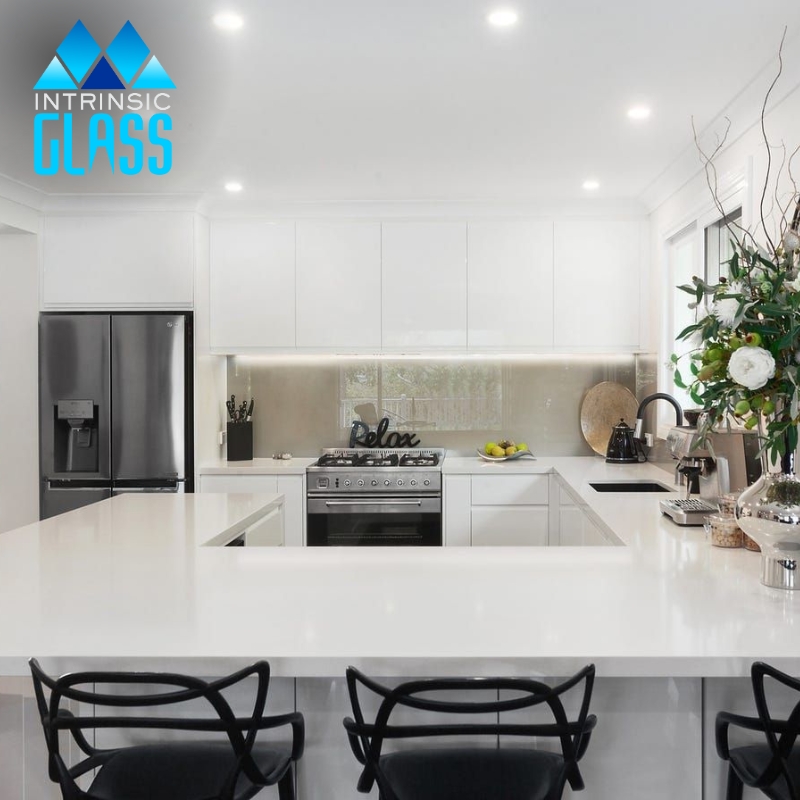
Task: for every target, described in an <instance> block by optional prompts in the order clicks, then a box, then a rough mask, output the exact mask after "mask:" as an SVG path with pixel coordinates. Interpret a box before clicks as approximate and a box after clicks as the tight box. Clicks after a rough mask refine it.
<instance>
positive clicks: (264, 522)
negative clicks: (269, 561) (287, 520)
mask: <svg viewBox="0 0 800 800" xmlns="http://www.w3.org/2000/svg"><path fill="white" fill-rule="evenodd" d="M284 540H285V535H284V527H283V507H282V506H281V507H280V508H273V509H272V511H270V512H269V513H268V514H267V515H266V516H264V517H262V518H261V519H260V520H259V521H258V522H256V523H255V524H254V525H251V526H250V527H249V528H248V529H247V530H246V531H245V532H244V544H245V547H281V546H283V544H284V543H285V541H284Z"/></svg>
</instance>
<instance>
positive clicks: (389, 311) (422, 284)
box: [381, 222, 467, 349]
mask: <svg viewBox="0 0 800 800" xmlns="http://www.w3.org/2000/svg"><path fill="white" fill-rule="evenodd" d="M381 227H382V252H383V256H382V276H383V288H382V305H383V347H384V348H400V347H415V348H423V349H431V348H437V347H457V348H465V347H466V345H467V244H466V240H467V226H466V224H465V223H463V222H387V223H384V224H383V225H382V226H381Z"/></svg>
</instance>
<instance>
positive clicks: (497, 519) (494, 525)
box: [471, 506, 548, 547]
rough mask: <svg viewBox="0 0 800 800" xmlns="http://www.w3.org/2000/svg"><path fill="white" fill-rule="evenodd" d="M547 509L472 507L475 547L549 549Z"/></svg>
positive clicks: (540, 507)
mask: <svg viewBox="0 0 800 800" xmlns="http://www.w3.org/2000/svg"><path fill="white" fill-rule="evenodd" d="M547 515H548V510H547V506H513V507H504V506H479V507H473V508H472V514H471V523H472V546H473V547H482V546H488V547H546V546H547V530H548V525H547Z"/></svg>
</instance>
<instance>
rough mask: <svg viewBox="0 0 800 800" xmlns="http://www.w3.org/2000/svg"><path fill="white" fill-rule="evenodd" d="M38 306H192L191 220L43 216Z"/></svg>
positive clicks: (179, 215)
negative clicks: (39, 304)
mask: <svg viewBox="0 0 800 800" xmlns="http://www.w3.org/2000/svg"><path fill="white" fill-rule="evenodd" d="M42 231H43V236H42V295H41V296H42V306H43V307H44V308H47V309H57V308H69V309H79V308H104V309H113V308H144V309H146V308H169V309H179V308H191V307H192V305H193V302H194V215H193V214H191V213H188V212H164V213H160V214H152V213H147V214H129V215H126V216H119V215H109V216H70V217H47V218H46V219H45V220H44V222H43V223H42Z"/></svg>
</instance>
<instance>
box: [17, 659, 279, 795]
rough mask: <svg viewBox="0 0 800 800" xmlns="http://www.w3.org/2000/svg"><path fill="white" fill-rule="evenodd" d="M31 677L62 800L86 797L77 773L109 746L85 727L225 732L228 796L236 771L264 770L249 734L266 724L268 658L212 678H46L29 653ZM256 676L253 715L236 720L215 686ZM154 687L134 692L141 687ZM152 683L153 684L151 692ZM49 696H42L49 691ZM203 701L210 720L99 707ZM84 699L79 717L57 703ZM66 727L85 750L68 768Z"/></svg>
mask: <svg viewBox="0 0 800 800" xmlns="http://www.w3.org/2000/svg"><path fill="white" fill-rule="evenodd" d="M28 663H29V665H30V668H31V674H32V676H33V687H34V692H35V695H36V703H37V706H38V710H39V716H40V719H41V722H42V728H43V730H44V738H45V743H46V744H47V751H48V766H49V774H50V779H51V780H53V781H54V782H56V783H58V784H59V785H60V786H61V790H62V794H63V796H64V797H65V798H68V799H69V800H72V798H81V797H85V796H86V795H85V794H84V793H83V792H82V791H81V790H80V789H79V788H78V785H77V783H76V781H75V779H76V778H77V777H79V776H80V775H82V774H84V773H85V772H88V771H89V770H92V769H94V768H95V767H98V766H101V765H102V764H103V763H104V761H105V760H106V759H107V758H108V756H109V754H111V753H113V752H115V751H114V750H102V749H100V748H96V747H94V746H93V745H91V744H90V743H89V740H88V739H87V737H86V732H87V731H90V730H96V729H109V728H127V729H131V728H139V729H153V730H183V731H206V732H217V733H224V734H226V735H227V738H228V741H229V742H230V745H231V751H232V754H234V755H235V762H234V763H235V766H234V768H233V769H232V771H231V773H230V774H229V775H228V776H226V777H225V781H224V785H223V788H222V791H221V793H220V796H222V797H224V796H227V794H230V796H232V795H233V790H234V788H235V785H236V782H237V780H238V779H239V776H240V775H241V774H242V773H244V774H245V775H246V776H247V778H248V779H249V780H250V781H251V782H252V783H254V784H257V785H264V776H263V775H262V774H261V772H260V771H259V769H258V767H257V766H256V764H255V762H254V761H253V759H252V755H251V754H252V749H253V744H254V743H255V739H256V734H257V733H258V731H259V730H262V729H263V728H264V727H265V724H264V717H263V714H264V706H265V704H266V700H267V690H268V688H269V675H270V672H269V664H268V663H267V662H266V661H258V662H256V663H255V664H252V665H251V666H249V667H246V668H245V669H242V670H240V671H238V672H235V673H233V674H232V675H229V676H227V677H225V678H221V679H219V680H215V681H211V682H208V681H204V680H202V679H200V678H195V677H191V676H189V675H179V674H175V673H165V672H103V671H91V672H74V673H68V674H66V675H63V676H61V677H60V678H53V677H50V676H49V675H47V674H46V673H45V672H44V670H43V669H42V668H41V666H40V665H39V663H38V661H37V660H36V659H33V658H32V659H31V660H30V661H29V662H28ZM250 676H255V677H256V678H257V684H256V689H255V699H254V703H253V710H252V713H251V714H250V715H249V716H247V717H244V718H238V719H237V717H236V715H235V714H234V713H233V710H232V709H231V707H230V705H229V703H228V702H227V701H226V700H225V698H224V697H223V696H222V691H223V690H225V689H228V688H230V687H232V686H234V685H235V684H237V683H239V682H240V681H242V680H244V679H246V678H248V677H250ZM103 684H107V685H113V686H116V687H125V686H127V687H131V688H135V691H136V692H139V693H137V694H130V693H129V694H125V693H111V692H107V691H97V690H96V689H95V687H96V686H97V685H103ZM146 686H150V687H153V689H154V690H153V691H150V692H144V693H141V689H142V687H146ZM156 687H159V688H158V690H156ZM48 695H49V696H48ZM198 699H201V700H205V701H206V702H207V703H208V705H209V706H210V707H211V708H210V711H213V712H214V716H213V717H211V718H190V717H180V718H179V717H161V716H153V717H148V716H128V715H113V714H101V713H99V712H100V709H102V708H111V709H114V708H117V709H132V708H154V707H158V706H171V705H178V704H181V703H186V702H190V701H193V700H198ZM65 700H67V701H72V702H74V703H84V704H87V706H89V707H91V708H92V713H91V714H86V715H79V714H75V713H74V712H73V711H71V710H69V709H68V708H65V707H64V701H65ZM60 731H67V732H69V733H70V734H71V735H72V737H73V739H74V740H75V743H76V744H77V746H78V748H79V749H80V750H81V751H82V752H83V754H84V755H85V756H86V758H84V759H83V760H82V761H80V763H78V764H76V765H74V766H72V767H68V766H67V764H66V763H65V761H64V758H63V756H62V753H61V750H60V746H59V737H58V735H59V732H60Z"/></svg>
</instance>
